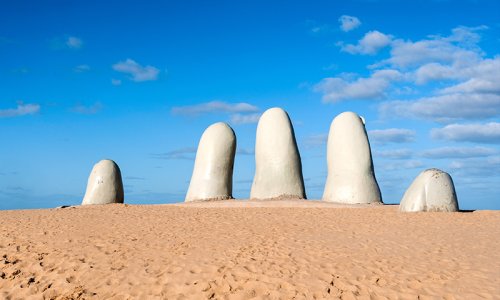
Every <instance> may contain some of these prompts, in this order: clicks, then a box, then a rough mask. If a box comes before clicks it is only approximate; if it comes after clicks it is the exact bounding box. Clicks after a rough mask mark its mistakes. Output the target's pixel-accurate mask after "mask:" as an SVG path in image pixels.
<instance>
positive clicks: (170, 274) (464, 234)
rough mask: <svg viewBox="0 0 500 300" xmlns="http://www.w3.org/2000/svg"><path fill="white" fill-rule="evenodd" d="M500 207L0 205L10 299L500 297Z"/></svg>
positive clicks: (1, 286)
mask: <svg viewBox="0 0 500 300" xmlns="http://www.w3.org/2000/svg"><path fill="white" fill-rule="evenodd" d="M499 295H500V211H476V212H468V213H406V214H404V213H399V212H398V211H397V206H382V205H373V206H370V205H365V206H361V207H349V206H342V205H332V204H328V203H322V202H316V201H271V202H258V201H245V202H243V201H220V202H210V203H190V204H186V205H148V206H146V205H143V206H139V205H105V206H87V207H75V208H65V209H51V210H24V211H0V299H25V298H29V297H34V296H36V297H37V299H43V298H45V299H94V298H95V299H155V298H157V299H167V298H168V299H180V298H191V299H205V298H214V299H226V298H227V299H249V298H254V297H257V298H267V299H292V298H294V297H295V298H297V299H312V298H316V299H323V298H333V299H335V298H341V299H385V298H390V299H396V298H399V299H416V298H417V297H418V296H420V299H427V298H426V297H425V296H430V297H429V298H432V296H439V297H440V298H441V297H444V298H447V299H453V298H461V299H477V298H486V299H493V298H497V299H498V297H499Z"/></svg>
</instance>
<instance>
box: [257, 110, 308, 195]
mask: <svg viewBox="0 0 500 300" xmlns="http://www.w3.org/2000/svg"><path fill="white" fill-rule="evenodd" d="M278 197H287V198H300V199H304V198H306V194H305V189H304V179H303V178H302V164H301V161H300V154H299V150H298V148H297V143H296V141H295V134H294V131H293V127H292V123H291V122H290V118H289V117H288V114H287V113H286V112H285V111H284V110H283V109H281V108H277V107H275V108H271V109H268V110H267V111H265V112H264V113H263V114H262V116H261V117H260V119H259V124H258V125H257V135H256V142H255V176H254V179H253V184H252V189H251V191H250V198H252V199H271V198H278Z"/></svg>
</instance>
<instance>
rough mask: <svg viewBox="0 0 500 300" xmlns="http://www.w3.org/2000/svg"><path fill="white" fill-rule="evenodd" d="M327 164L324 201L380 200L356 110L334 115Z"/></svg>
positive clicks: (361, 201)
mask: <svg viewBox="0 0 500 300" xmlns="http://www.w3.org/2000/svg"><path fill="white" fill-rule="evenodd" d="M327 164H328V177H327V179H326V184H325V191H324V193H323V200H324V201H329V202H338V203H346V204H359V203H381V202H382V197H381V195H380V189H379V186H378V184H377V180H376V178H375V172H374V170H373V161H372V154H371V150H370V142H369V141H368V135H367V134H366V129H365V124H364V120H363V119H362V118H361V117H360V116H358V115H357V114H355V113H353V112H344V113H341V114H340V115H338V116H337V117H336V118H335V119H333V121H332V124H331V126H330V133H329V134H328V145H327Z"/></svg>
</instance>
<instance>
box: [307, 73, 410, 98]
mask: <svg viewBox="0 0 500 300" xmlns="http://www.w3.org/2000/svg"><path fill="white" fill-rule="evenodd" d="M402 78H403V74H401V73H400V72H399V71H396V70H378V71H375V72H374V73H373V74H372V75H371V76H370V77H367V78H357V79H351V78H342V77H333V78H325V79H323V80H322V81H321V82H319V83H318V84H316V85H315V86H314V88H313V90H314V91H315V92H319V93H322V94H323V97H322V99H323V102H338V101H342V100H351V99H382V98H385V91H386V89H387V88H388V87H389V86H390V84H391V82H393V81H397V80H401V79H402Z"/></svg>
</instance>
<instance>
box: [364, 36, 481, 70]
mask: <svg viewBox="0 0 500 300" xmlns="http://www.w3.org/2000/svg"><path fill="white" fill-rule="evenodd" d="M481 29H484V27H474V28H469V27H457V28H455V29H453V30H452V34H451V35H450V36H448V37H441V36H429V37H428V38H427V39H423V40H419V41H416V42H412V41H410V40H406V41H405V40H403V39H396V40H394V41H393V42H392V44H391V57H390V58H389V59H387V60H384V61H382V62H380V63H378V64H375V65H374V66H375V67H376V66H382V65H385V64H389V65H391V66H392V67H397V68H409V67H418V66H421V65H425V64H427V63H445V64H454V63H458V64H460V63H466V64H467V65H473V64H474V62H477V61H478V60H480V57H481V54H482V52H481V51H480V49H479V48H478V47H477V46H476V44H477V42H479V40H480V35H479V34H478V33H477V31H479V30H481Z"/></svg>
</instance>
